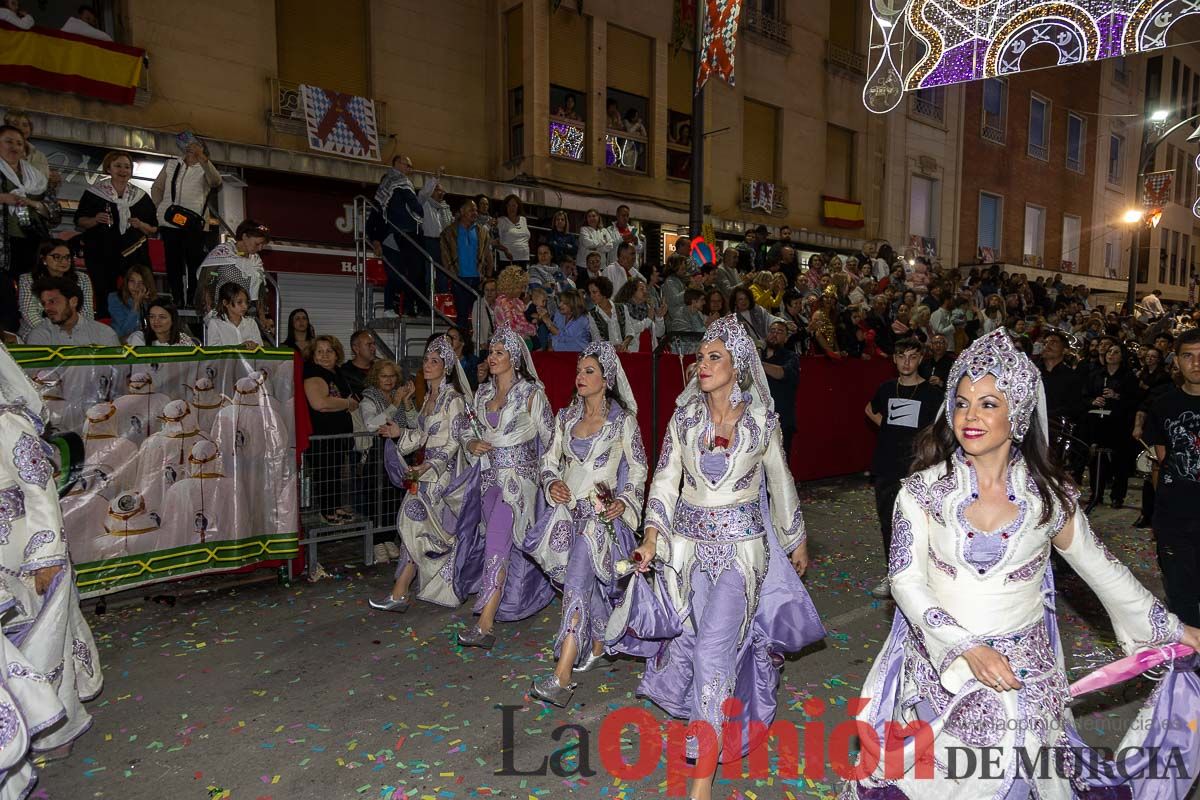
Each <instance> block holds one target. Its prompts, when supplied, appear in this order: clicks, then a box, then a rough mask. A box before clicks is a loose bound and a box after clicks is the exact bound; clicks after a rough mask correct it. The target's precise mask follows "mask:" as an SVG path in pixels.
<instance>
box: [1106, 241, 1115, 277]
mask: <svg viewBox="0 0 1200 800" xmlns="http://www.w3.org/2000/svg"><path fill="white" fill-rule="evenodd" d="M1104 277H1106V278H1116V277H1118V276H1117V248H1116V246H1115V245H1114V244H1113V243H1112V242H1105V243H1104Z"/></svg>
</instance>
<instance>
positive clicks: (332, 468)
mask: <svg viewBox="0 0 1200 800" xmlns="http://www.w3.org/2000/svg"><path fill="white" fill-rule="evenodd" d="M308 441H309V447H308V450H307V451H305V453H304V455H303V456H302V458H301V461H300V521H301V528H302V532H301V539H300V541H299V542H298V544H299V546H300V547H304V548H307V557H308V566H309V570H310V574H311V571H312V570H313V569H314V568H315V565H316V564H317V563H318V558H317V555H318V554H317V547H318V546H319V545H322V544H328V543H330V542H336V541H344V540H347V539H361V540H362V548H363V564H364V565H365V566H371V565H372V564H374V563H375V543H376V538H377V535H380V534H382V536H379V537H378V538H379V541H380V542H384V541H392V540H394V538H395V536H396V513H397V512H398V511H399V510H400V503H401V501H402V500H403V498H404V490H403V489H401V488H397V487H396V486H393V485H392V482H391V481H390V480H389V479H388V476H387V470H386V469H385V468H384V464H383V447H384V445H385V444H387V440H385V439H382V438H380V437H379V436H378V435H377V434H374V433H368V432H361V433H360V432H356V433H350V434H344V435H336V436H310V437H309V440H308ZM342 512H349V513H348V514H347V513H342ZM333 515H337V516H338V517H339V518H340V519H338V520H337V521H332V520H327V519H326V517H330V516H333ZM292 566H293V565H292V564H289V569H290V568H291V567H292ZM292 572H293V573H294V570H292Z"/></svg>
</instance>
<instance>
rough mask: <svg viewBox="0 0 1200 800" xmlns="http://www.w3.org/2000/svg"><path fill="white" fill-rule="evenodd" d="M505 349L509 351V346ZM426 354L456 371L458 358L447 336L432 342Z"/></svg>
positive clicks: (448, 368)
mask: <svg viewBox="0 0 1200 800" xmlns="http://www.w3.org/2000/svg"><path fill="white" fill-rule="evenodd" d="M504 349H506V350H507V349H508V347H507V345H506V346H505V348H504ZM510 353H511V351H510ZM425 354H426V355H431V356H437V357H438V358H440V359H441V360H442V366H443V367H445V368H446V369H447V370H452V369H454V365H455V363H456V362H457V361H458V356H456V355H455V354H454V348H453V347H452V346H451V345H450V340H449V339H447V338H446V337H445V336H439V337H437V338H436V339H434V340H433V341H432V342H430V343H429V348H428V349H427V350H426V351H425Z"/></svg>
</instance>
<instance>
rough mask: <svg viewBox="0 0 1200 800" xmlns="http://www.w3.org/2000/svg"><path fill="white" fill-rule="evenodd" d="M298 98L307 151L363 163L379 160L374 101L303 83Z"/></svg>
mask: <svg viewBox="0 0 1200 800" xmlns="http://www.w3.org/2000/svg"><path fill="white" fill-rule="evenodd" d="M300 97H301V98H302V99H303V101H304V120H305V122H306V123H307V124H308V146H309V147H310V148H312V149H313V150H320V151H321V152H323V153H332V154H334V155H338V156H346V157H348V158H358V159H362V160H363V161H378V160H379V129H378V128H377V127H376V124H375V101H374V100H372V99H371V98H369V97H357V96H355V95H352V94H342V93H341V92H331V91H330V90H328V89H322V88H321V87H319V86H309V85H308V84H306V83H302V84H300Z"/></svg>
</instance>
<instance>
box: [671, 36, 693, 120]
mask: <svg viewBox="0 0 1200 800" xmlns="http://www.w3.org/2000/svg"><path fill="white" fill-rule="evenodd" d="M692 67H693V54H692V53H690V52H688V51H687V50H680V51H679V52H677V53H675V54H674V55H672V56H671V57H670V59H669V60H668V61H667V108H669V109H670V110H671V111H678V112H679V113H681V114H687V115H689V116H690V115H691V113H692V89H693V87H694V86H695V83H696V82H695V80H694V78H695V76H694V75H693V74H692Z"/></svg>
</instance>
